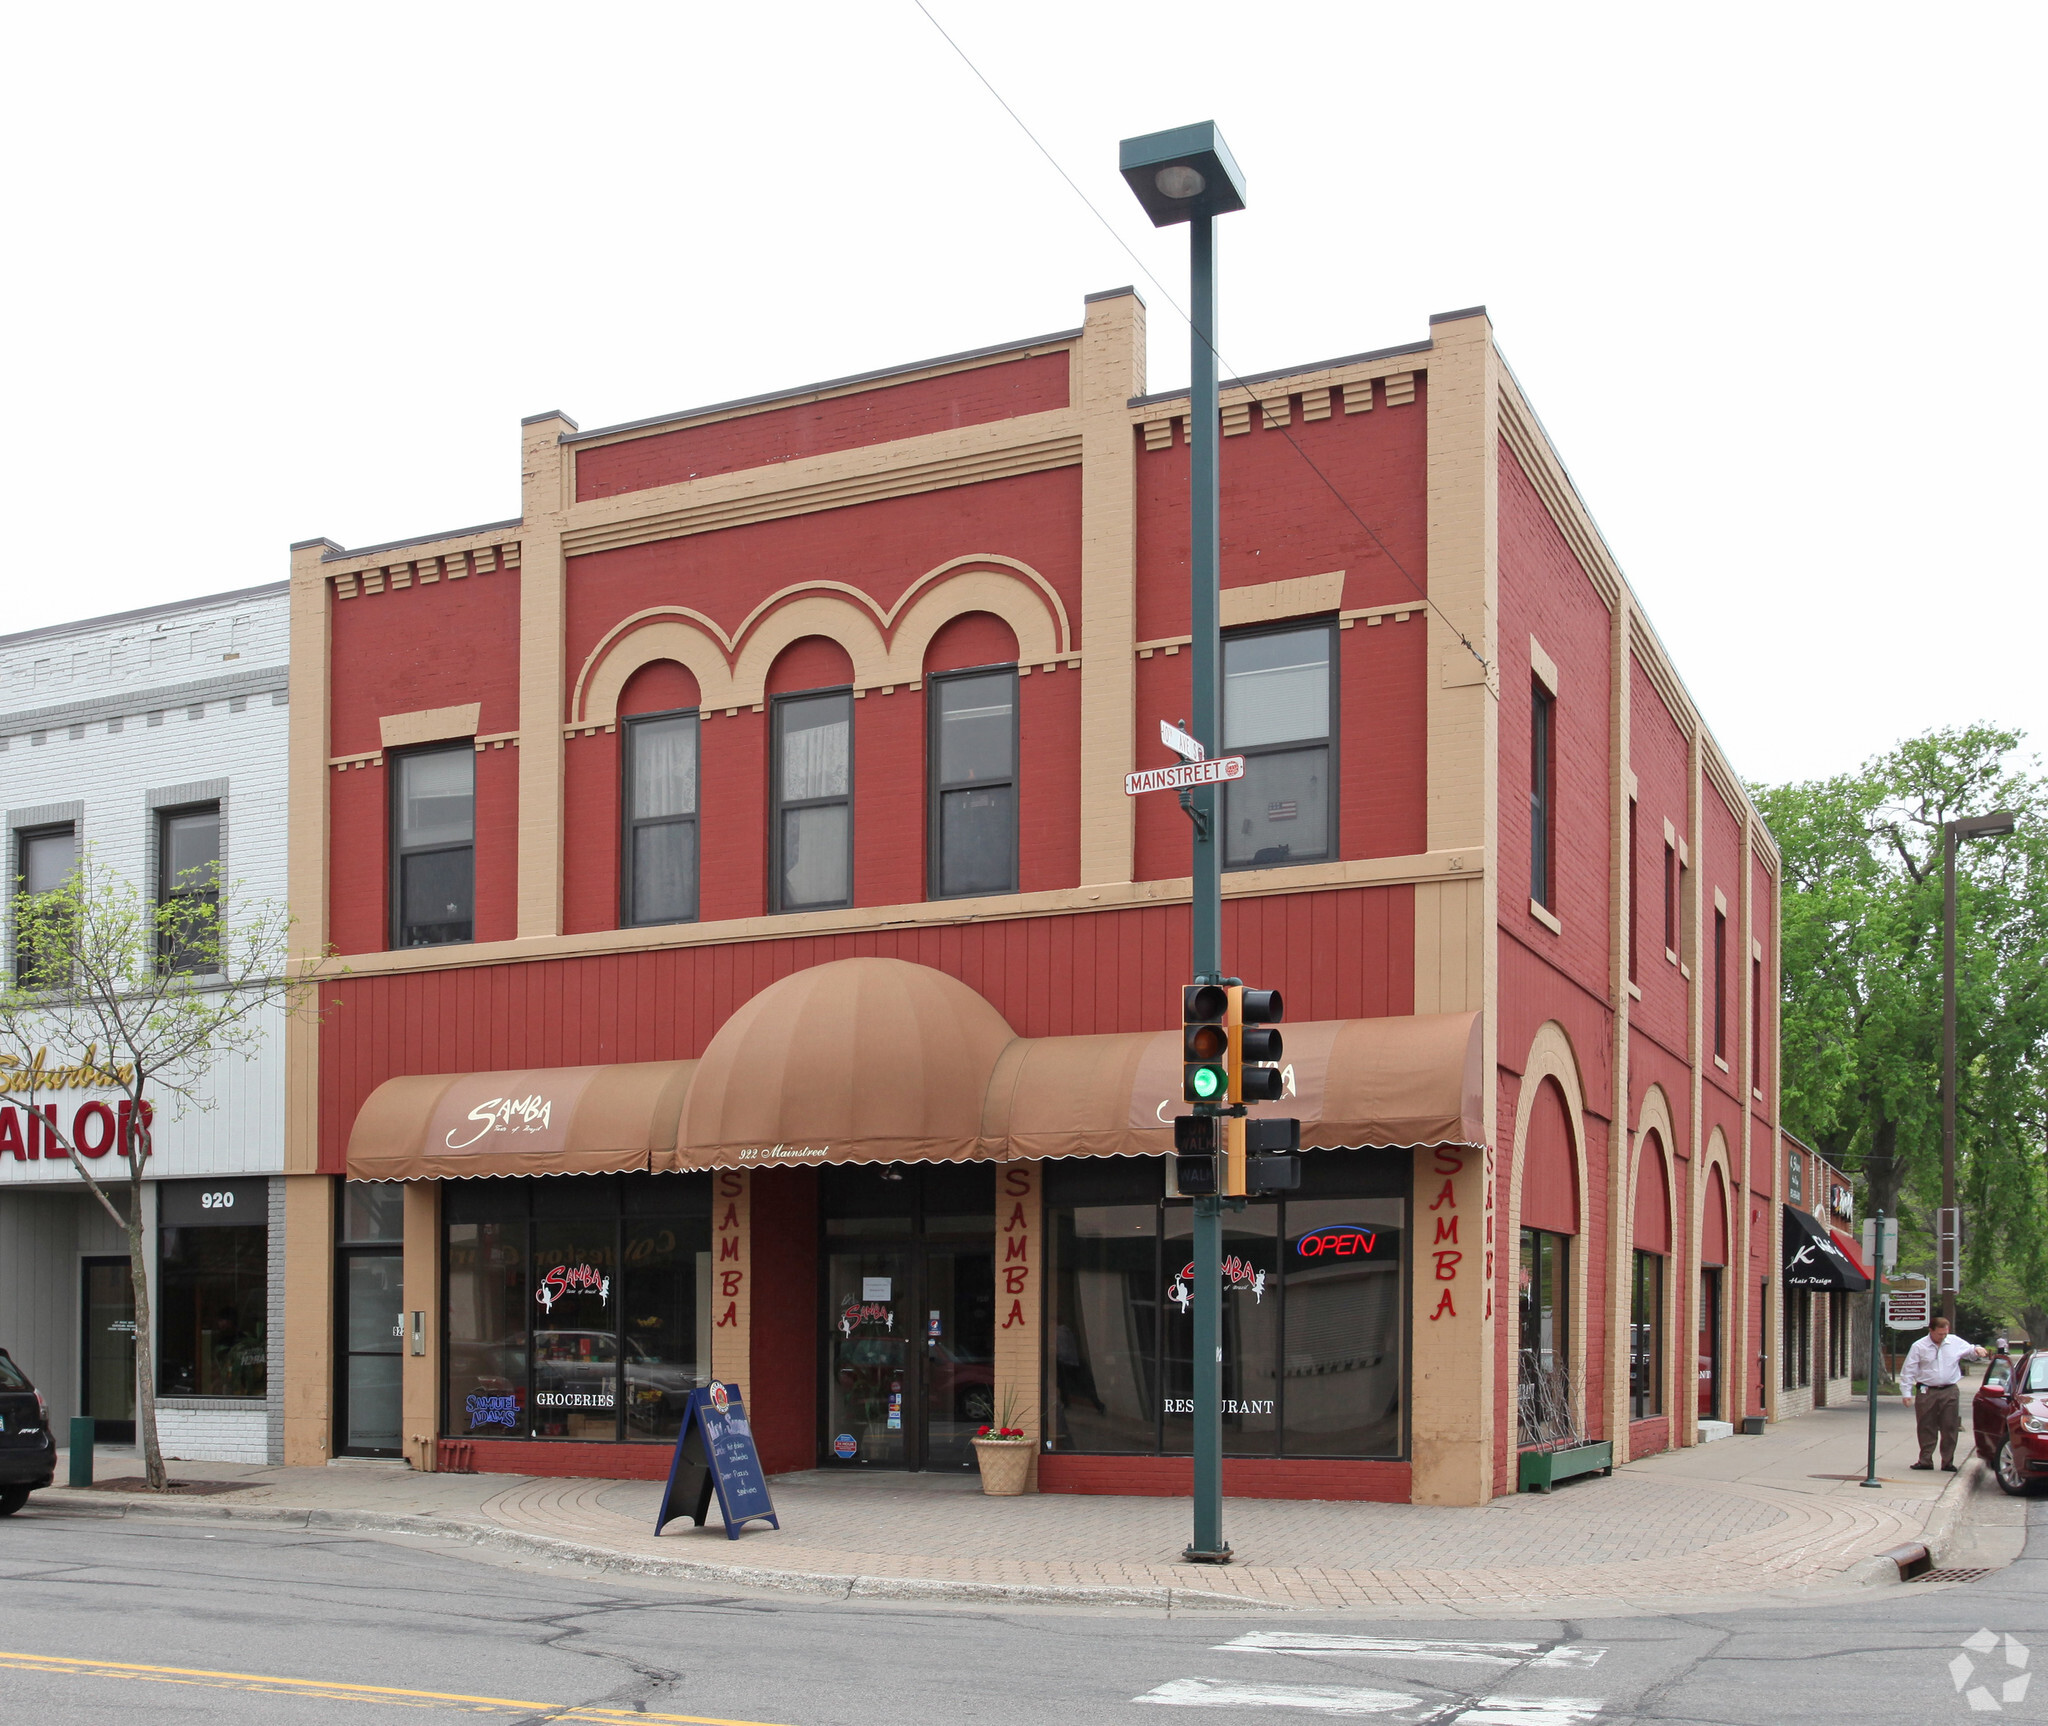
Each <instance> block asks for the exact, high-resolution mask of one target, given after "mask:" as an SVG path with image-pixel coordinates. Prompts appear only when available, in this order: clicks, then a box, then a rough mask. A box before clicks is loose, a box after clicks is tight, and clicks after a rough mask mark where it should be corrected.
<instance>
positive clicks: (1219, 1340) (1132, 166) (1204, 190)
mask: <svg viewBox="0 0 2048 1726" xmlns="http://www.w3.org/2000/svg"><path fill="white" fill-rule="evenodd" d="M1117 165H1118V167H1119V168H1120V169H1121V170H1122V172H1123V176H1124V179H1125V180H1126V181H1127V182H1128V183H1129V185H1130V188H1131V190H1132V192H1134V193H1135V194H1136V195H1137V199H1138V202H1139V204H1141V205H1142V206H1143V207H1144V211H1145V214H1146V215H1148V216H1150V217H1151V218H1152V225H1153V226H1154V227H1157V228H1169V227H1174V226H1177V225H1178V224H1180V223H1182V222H1185V223H1186V224H1187V226H1188V298H1189V306H1188V311H1189V318H1188V323H1189V332H1188V335H1189V351H1188V513H1189V524H1188V526H1189V532H1188V542H1189V543H1188V602H1189V603H1188V623H1189V634H1190V635H1191V636H1192V638H1193V639H1192V640H1191V642H1190V644H1189V645H1190V653H1189V659H1190V661H1191V664H1190V671H1191V674H1192V676H1193V679H1194V706H1193V709H1192V720H1191V724H1190V729H1191V730H1192V731H1193V732H1194V735H1195V738H1196V740H1197V741H1198V742H1200V744H1201V745H1202V747H1203V748H1204V749H1205V750H1206V751H1207V752H1208V754H1209V755H1210V756H1211V757H1216V756H1220V755H1221V754H1222V753H1223V751H1222V748H1221V747H1220V746H1221V744H1222V741H1223V738H1222V730H1223V726H1222V703H1221V700H1220V695H1221V689H1220V683H1221V680H1220V678H1219V677H1218V675H1217V672H1218V668H1219V664H1220V662H1221V660H1222V657H1223V637H1222V634H1221V631H1220V628H1219V613H1220V610H1221V606H1222V601H1221V598H1220V595H1219V591H1218V588H1219V580H1220V578H1219V574H1218V570H1219V563H1220V557H1219V553H1220V544H1221V522H1220V509H1221V506H1220V502H1219V492H1218V487H1217V474H1216V458H1217V441H1218V429H1217V423H1216V422H1217V399H1216V246H1215V237H1216V236H1215V226H1214V224H1215V219H1216V218H1217V217H1218V216H1227V215H1229V214H1230V212H1231V211H1233V210H1241V209H1243V208H1244V176H1243V175H1242V174H1241V173H1239V172H1238V167H1237V163H1236V162H1234V161H1233V160H1231V155H1230V149H1229V146H1228V145H1226V144H1225V143H1224V142H1223V134H1222V133H1220V132H1219V131H1217V130H1216V126H1215V123H1214V122H1213V121H1210V120H1204V121H1202V122H1200V123H1199V124H1198V125H1193V126H1176V127H1174V128H1173V129H1172V130H1171V131H1166V132H1151V133H1148V134H1146V135H1145V136H1144V137H1142V138H1126V139H1124V141H1123V143H1122V144H1121V145H1120V146H1119V147H1118V163H1117ZM1187 796H1188V802H1189V813H1190V814H1191V815H1192V816H1193V818H1194V826H1195V837H1194V844H1195V859H1194V883H1193V886H1194V892H1193V903H1192V923H1193V927H1192V929H1191V931H1190V933H1191V935H1192V937H1193V947H1194V962H1195V982H1196V983H1197V984H1208V983H1216V984H1220V983H1222V982H1223V981H1224V977H1223V872H1222V852H1221V849H1220V847H1219V845H1218V843H1217V841H1218V837H1219V831H1218V830H1219V828H1220V827H1221V825H1222V824H1221V822H1220V821H1219V820H1218V819H1217V813H1218V812H1217V792H1216V788H1215V787H1214V786H1213V785H1203V786H1198V787H1196V788H1195V789H1194V790H1193V791H1192V792H1191V793H1188V794H1187ZM1193 1095H1194V1093H1192V1092H1190V1096H1191V1098H1192V1097H1193ZM1194 1109H1195V1114H1196V1116H1197V1117H1200V1116H1204V1115H1207V1116H1221V1115H1228V1114H1229V1113H1231V1104H1230V1103H1229V1101H1228V1100H1224V1099H1219V1100H1217V1101H1213V1102H1209V1101H1200V1100H1197V1101H1195V1102H1194ZM1194 1205H1195V1216H1194V1225H1195V1234H1194V1242H1193V1245H1194V1265H1195V1312H1194V1321H1195V1341H1194V1360H1193V1362H1192V1365H1193V1367H1194V1375H1193V1377H1194V1382H1193V1384H1192V1385H1191V1386H1190V1387H1189V1388H1190V1389H1191V1390H1192V1391H1193V1392H1194V1398H1193V1400H1194V1405H1195V1406H1194V1427H1195V1430H1194V1452H1195V1457H1194V1461H1195V1538H1194V1541H1193V1543H1192V1544H1191V1545H1190V1546H1189V1547H1188V1548H1187V1551H1186V1553H1185V1554H1184V1556H1185V1557H1187V1558H1188V1559H1190V1560H1192V1561H1193V1562H1195V1563H1198V1564H1228V1563H1229V1562H1230V1547H1229V1546H1228V1544H1226V1543H1225V1541H1224V1539H1223V1288H1222V1283H1223V1216H1222V1204H1221V1201H1220V1199H1219V1198H1218V1197H1217V1196H1215V1195H1214V1194H1210V1195H1208V1196H1204V1197H1198V1198H1196V1200H1195V1201H1194Z"/></svg>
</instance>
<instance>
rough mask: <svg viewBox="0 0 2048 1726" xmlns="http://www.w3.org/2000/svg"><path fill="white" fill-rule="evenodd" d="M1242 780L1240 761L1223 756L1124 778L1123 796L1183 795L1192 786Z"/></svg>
mask: <svg viewBox="0 0 2048 1726" xmlns="http://www.w3.org/2000/svg"><path fill="white" fill-rule="evenodd" d="M1243 777H1244V757H1243V756H1242V755H1224V756H1220V757H1219V758H1218V759H1216V760H1214V761H1183V762H1182V763H1181V764H1180V765H1179V766H1177V767H1148V768H1146V769H1145V770H1144V771H1143V772H1142V773H1126V774H1125V775H1124V795H1125V796H1126V797H1136V796H1138V795H1140V794H1141V793H1143V792H1146V791H1185V790H1187V789H1188V788H1189V787H1190V786H1192V785H1217V784H1221V783H1222V782H1223V781H1224V780H1226V779H1242V778H1243Z"/></svg>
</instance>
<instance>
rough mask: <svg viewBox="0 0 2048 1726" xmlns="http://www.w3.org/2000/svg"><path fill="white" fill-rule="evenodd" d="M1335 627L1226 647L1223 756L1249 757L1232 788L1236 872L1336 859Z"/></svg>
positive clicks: (1231, 844)
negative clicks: (1332, 775) (1332, 791)
mask: <svg viewBox="0 0 2048 1726" xmlns="http://www.w3.org/2000/svg"><path fill="white" fill-rule="evenodd" d="M1332 639H1333V637H1332V634H1331V629H1330V626H1329V625H1328V624H1320V623H1319V624H1316V625H1314V626H1313V627H1311V628H1308V629H1289V630H1282V631H1278V632H1273V633H1267V634H1261V635H1233V636H1230V637H1228V638H1227V639H1226V640H1225V641H1224V643H1223V748H1224V753H1226V754H1229V755H1242V756H1243V757H1244V758H1245V768H1244V777H1243V778H1242V779H1238V780H1233V781H1230V782H1228V783H1226V785H1225V787H1224V816H1223V826H1224V846H1223V861H1224V863H1225V865H1226V866H1227V867H1229V868H1234V869H1243V868H1258V867H1262V866H1266V865H1273V864H1281V863H1306V862H1314V861H1317V860H1319V859H1322V858H1326V857H1330V856H1334V855H1335V853H1336V847H1335V843H1334V836H1333V830H1332V826H1331V813H1332V811H1331V799H1330V755H1331V748H1330V745H1331V732H1332V729H1333V727H1332V725H1331V699H1330V695H1331V683H1330V659H1331V641H1332Z"/></svg>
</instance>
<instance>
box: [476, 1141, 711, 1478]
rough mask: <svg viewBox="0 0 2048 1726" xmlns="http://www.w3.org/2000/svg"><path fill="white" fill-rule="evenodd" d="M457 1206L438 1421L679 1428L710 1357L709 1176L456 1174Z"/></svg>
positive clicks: (562, 1431)
mask: <svg viewBox="0 0 2048 1726" xmlns="http://www.w3.org/2000/svg"><path fill="white" fill-rule="evenodd" d="M461 1188H462V1190H459V1191H454V1190H451V1192H450V1193H449V1195H448V1198H447V1200H446V1201H445V1203H446V1208H447V1222H446V1225H445V1226H446V1230H447V1237H446V1238H447V1266H448V1270H447V1287H448V1364H447V1402H446V1415H445V1421H446V1425H445V1428H444V1430H446V1431H447V1432H449V1433H451V1434H455V1435H457V1436H461V1437H473V1438H492V1437H503V1438H517V1437H528V1436H530V1437H534V1438H559V1439H599V1440H606V1441H610V1440H616V1439H626V1440H628V1441H631V1440H636V1439H637V1440H643V1441H659V1440H664V1439H667V1440H673V1439H674V1437H675V1436H676V1434H677V1432H678V1431H680V1430H681V1425H682V1414H683V1405H684V1403H685V1401H686V1400H687V1399H688V1397H689V1394H690V1392H691V1391H692V1390H694V1389H695V1388H696V1387H697V1386H698V1385H700V1384H702V1383H703V1382H704V1379H705V1375H706V1374H707V1373H708V1371H709V1365H710V1358H711V1355H710V1348H711V1338H710V1324H711V1299H710V1288H711V1219H710V1214H709V1211H710V1189H709V1183H708V1181H706V1180H704V1179H703V1178H701V1177H692V1176H673V1175H669V1176H646V1175H639V1176H630V1177H619V1178H615V1177H612V1176H600V1175H574V1176H563V1177H558V1178H557V1177H549V1178H544V1179H537V1180H528V1181H518V1182H472V1183H462V1184H461Z"/></svg>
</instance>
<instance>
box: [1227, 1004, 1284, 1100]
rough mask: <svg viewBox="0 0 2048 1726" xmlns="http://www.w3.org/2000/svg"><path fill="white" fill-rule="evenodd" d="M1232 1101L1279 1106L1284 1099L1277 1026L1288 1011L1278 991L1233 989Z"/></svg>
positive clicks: (1231, 1008)
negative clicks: (1282, 1098) (1276, 1104)
mask: <svg viewBox="0 0 2048 1726" xmlns="http://www.w3.org/2000/svg"><path fill="white" fill-rule="evenodd" d="M1229 994H1230V1016H1229V1023H1228V1030H1229V1034H1230V1055H1229V1062H1230V1100H1231V1101H1232V1102H1233V1103H1277V1102H1278V1101H1279V1100H1280V1097H1281V1090H1282V1086H1281V1078H1280V1067H1279V1061H1280V1059H1281V1056H1282V1053H1283V1045H1282V1044H1281V1041H1280V1033H1279V1031H1277V1030H1276V1029H1275V1028H1274V1027H1275V1026H1277V1025H1278V1024H1279V1023H1280V1019H1281V1016H1282V1014H1283V1013H1284V1011H1285V1008H1284V1006H1283V1005H1282V1003H1281V1000H1280V991H1279V990H1278V989H1247V988H1244V987H1242V986H1241V985H1237V984H1233V985H1232V986H1231V988H1230V990H1229Z"/></svg>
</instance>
